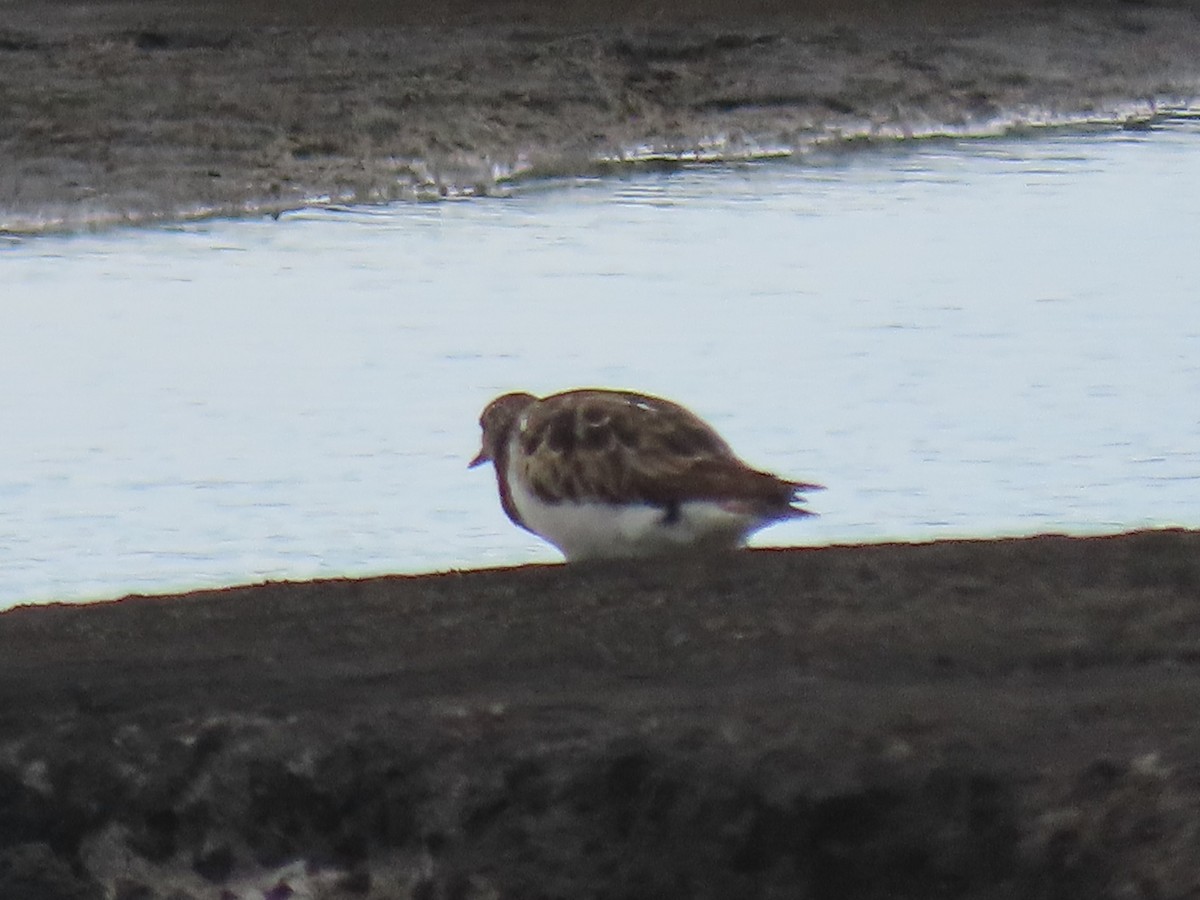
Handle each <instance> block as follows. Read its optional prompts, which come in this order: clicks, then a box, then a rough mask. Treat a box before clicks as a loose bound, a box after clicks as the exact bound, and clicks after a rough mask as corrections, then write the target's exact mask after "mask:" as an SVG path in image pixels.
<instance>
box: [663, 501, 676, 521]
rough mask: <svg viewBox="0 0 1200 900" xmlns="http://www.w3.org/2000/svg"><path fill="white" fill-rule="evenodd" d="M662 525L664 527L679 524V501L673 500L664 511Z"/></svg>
mask: <svg viewBox="0 0 1200 900" xmlns="http://www.w3.org/2000/svg"><path fill="white" fill-rule="evenodd" d="M662 523H663V524H664V525H677V524H679V502H678V501H677V500H672V501H671V502H670V503H668V504H667V505H666V508H665V509H663V517H662Z"/></svg>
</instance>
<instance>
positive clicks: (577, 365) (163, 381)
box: [0, 120, 1200, 605]
mask: <svg viewBox="0 0 1200 900" xmlns="http://www.w3.org/2000/svg"><path fill="white" fill-rule="evenodd" d="M1197 184H1200V124H1198V123H1197V122H1196V121H1194V120H1178V121H1171V122H1165V123H1162V124H1161V125H1159V126H1157V127H1156V128H1155V129H1153V130H1151V131H1136V132H1130V131H1096V132H1093V133H1082V134H1081V133H1049V134H1043V135H1041V136H1038V137H1036V138H1028V139H1016V138H1003V139H987V140H975V141H948V140H947V141H938V142H909V143H902V144H896V145H892V146H890V147H876V148H871V149H866V150H858V151H855V152H851V153H843V154H831V155H830V156H827V157H824V158H808V159H806V160H804V161H803V162H802V163H798V162H796V161H791V162H782V163H781V162H776V163H750V164H740V165H736V166H706V167H695V168H686V167H685V168H682V169H679V170H677V171H670V172H664V171H643V172H638V173H634V174H629V175H627V176H624V177H613V178H609V179H606V180H583V181H572V182H569V183H555V184H543V185H538V186H535V187H526V188H524V189H522V190H521V191H520V192H518V193H517V194H515V195H514V196H512V197H509V198H503V199H478V200H472V201H467V202H449V203H442V204H432V205H413V204H409V205H399V206H394V207H387V208H376V209H355V210H326V211H314V212H306V213H302V214H293V215H287V216H284V217H283V218H282V219H281V220H279V221H272V220H262V221H237V222H226V221H220V222H210V223H206V224H197V225H188V226H186V227H177V228H164V229H156V230H127V231H117V232H112V233H107V234H100V235H94V236H79V237H53V238H38V239H30V240H24V241H15V242H12V243H10V244H9V245H7V246H4V247H0V279H2V282H3V285H4V292H3V293H4V296H3V300H2V301H0V314H2V317H3V322H2V327H0V378H2V379H3V384H4V385H5V387H6V390H5V391H4V392H3V395H2V396H0V421H2V422H3V423H4V427H3V433H4V437H3V439H2V440H0V605H10V604H12V603H16V602H22V601H44V600H52V599H62V600H73V599H85V598H96V597H109V596H118V595H121V594H123V593H127V592H131V591H138V592H163V591H170V590H177V589H186V588H192V587H201V586H211V585H224V584H232V583H239V582H246V581H255V580H262V579H283V578H288V579H299V578H308V577H313V576H340V575H361V574H368V573H382V572H421V571H430V570H437V569H445V568H450V567H477V566H488V565H501V564H509V563H522V562H530V561H538V560H553V559H556V558H557V554H556V553H555V552H554V551H553V550H552V549H551V548H549V547H548V546H547V545H544V544H542V543H540V542H539V541H538V540H537V539H536V538H533V537H531V536H529V535H526V534H524V533H523V532H521V531H519V530H518V529H516V528H514V527H513V526H511V525H510V524H509V523H508V522H507V520H506V519H505V518H504V517H503V514H502V513H501V511H500V507H499V504H498V502H497V499H496V496H495V486H494V483H493V480H492V477H491V473H490V470H487V471H485V470H476V471H470V472H468V471H467V470H466V468H465V465H466V462H467V461H468V460H469V459H470V457H471V456H472V455H473V453H474V452H475V450H476V449H477V441H478V432H477V427H476V424H475V422H476V418H477V416H478V413H479V410H480V408H481V407H482V406H483V405H484V404H485V403H486V402H487V400H489V399H490V398H491V397H492V396H494V395H495V394H497V393H500V392H502V391H506V390H510V389H528V390H532V391H535V392H539V393H543V392H550V391H554V390H559V389H563V388H568V387H573V386H579V385H606V386H622V387H632V388H637V389H640V390H645V391H650V392H653V393H660V394H663V395H666V396H669V397H672V398H674V399H677V400H680V401H681V402H684V403H686V404H687V405H689V406H691V407H692V408H694V409H695V410H696V411H697V412H699V413H701V414H702V415H704V416H705V417H707V418H708V419H709V420H710V421H712V422H713V423H714V424H715V425H716V426H717V427H718V428H719V429H720V430H721V431H722V432H723V433H724V434H725V436H726V437H727V438H728V439H729V440H730V442H731V443H732V444H733V446H734V448H735V449H736V450H738V451H739V453H741V454H742V455H743V456H744V457H745V458H746V459H747V460H748V461H750V462H752V463H754V464H757V465H760V466H762V467H764V468H769V469H771V470H775V471H778V472H780V473H784V474H787V475H790V476H794V477H797V478H806V479H813V480H817V481H821V482H823V483H825V484H826V485H828V487H829V489H828V490H827V491H825V492H824V493H822V494H819V495H814V497H813V498H812V499H813V505H814V506H815V508H816V509H818V510H819V511H820V512H821V517H820V518H818V519H814V520H809V521H805V522H797V523H789V524H786V525H781V526H778V527H775V528H772V529H769V530H767V531H765V532H763V533H762V534H761V535H760V536H759V537H758V539H757V540H756V543H757V544H760V545H792V544H822V543H829V542H849V541H855V542H858V541H876V540H886V539H906V540H907V539H928V538H935V537H943V536H979V537H986V536H995V535H998V534H1031V533H1038V532H1045V531H1066V532H1072V533H1089V532H1101V531H1115V530H1122V529H1129V528H1140V527H1147V526H1163V525H1186V526H1200V412H1198V410H1200V405H1198V404H1197V400H1196V398H1197V397H1198V396H1200V307H1198V306H1197V292H1196V287H1195V264H1194V257H1195V236H1196V234H1198V233H1200V208H1198V207H1197V205H1196V203H1195V200H1194V197H1195V191H1194V190H1193V188H1194V187H1195V186H1196V185H1197ZM1189 186H1190V187H1189Z"/></svg>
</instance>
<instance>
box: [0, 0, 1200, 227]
mask: <svg viewBox="0 0 1200 900" xmlns="http://www.w3.org/2000/svg"><path fill="white" fill-rule="evenodd" d="M0 9H2V10H3V15H2V16H0V233H2V232H5V231H7V232H9V233H24V232H38V231H44V230H57V229H75V228H94V227H103V226H106V225H111V224H114V223H122V222H146V221H154V220H159V219H180V218H190V217H197V216H209V215H236V214H246V213H255V212H258V213H262V212H278V211H280V210H284V209H289V208H294V207H297V206H301V205H304V204H306V203H314V202H339V201H378V200H386V199H390V198H406V197H407V198H412V197H437V196H441V195H443V194H461V193H473V192H490V191H495V190H498V189H503V183H504V180H505V179H506V178H508V177H510V176H512V175H514V174H515V175H518V176H521V175H524V176H529V175H539V174H540V175H553V174H577V173H581V172H590V171H594V170H595V168H596V167H597V165H600V166H603V165H604V163H598V160H610V161H611V160H614V159H621V158H623V157H627V156H628V155H629V154H631V153H633V154H635V155H636V154H637V153H638V152H641V153H643V154H644V153H647V152H651V153H653V152H668V153H670V152H676V151H679V152H688V151H694V150H697V149H704V148H707V149H708V150H709V151H711V152H715V153H725V154H733V155H737V154H745V153H750V154H752V153H755V152H757V151H759V150H761V149H764V148H765V149H785V150H786V149H791V150H797V151H800V152H803V151H804V149H805V148H806V147H811V146H812V145H813V143H814V142H816V143H820V142H822V141H825V142H828V141H835V142H837V141H842V140H845V139H846V138H847V137H854V138H869V137H870V136H872V135H876V136H878V135H883V136H887V137H894V136H896V135H905V134H918V135H919V134H923V133H927V132H930V131H939V130H945V129H947V128H949V129H955V128H965V129H967V130H979V129H985V130H986V129H987V128H991V127H997V126H1002V125H1011V124H1013V123H1021V122H1039V121H1044V120H1047V119H1053V118H1056V117H1065V118H1080V117H1089V116H1093V117H1100V118H1106V119H1110V120H1111V119H1114V118H1116V119H1118V120H1120V119H1121V118H1123V117H1125V116H1133V117H1134V118H1135V119H1138V120H1139V121H1140V120H1142V119H1144V117H1146V116H1147V115H1150V114H1151V113H1152V111H1153V109H1154V108H1155V106H1158V105H1161V104H1164V103H1166V104H1171V103H1179V102H1185V103H1186V102H1190V101H1191V100H1192V98H1194V97H1196V96H1197V95H1200V62H1198V60H1200V4H1197V3H1196V2H1195V0H1190V2H1178V3H1154V2H1116V0H1103V2H1101V0H1097V2H1074V3H1071V2H1060V3H1044V2H1036V0H1000V2H995V3H983V2H977V0H963V2H954V0H941V2H938V0H894V2H884V0H874V2H872V0H855V2H838V3H826V2H822V0H791V2H786V0H740V2H735V0H696V2H684V0H661V2H651V3H633V2H629V0H610V2H599V0H596V2H593V0H553V2H552V0H529V2H524V3H522V2H516V0H494V2H488V0H448V2H443V3H438V4H436V5H434V4H424V3H416V2H411V0H409V2H405V0H394V2H392V3H387V2H384V0H351V2H346V3H318V2H315V0H314V2H301V0H296V2H291V3H288V2H285V0H247V2H244V3H242V2H234V0H210V2H206V3H205V2H199V0H141V2H132V0H130V2H103V0H92V2H81V0H56V2H54V3H52V4H48V3H46V2H44V0H6V2H5V3H4V4H3V6H2V7H0Z"/></svg>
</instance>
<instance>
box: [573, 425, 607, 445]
mask: <svg viewBox="0 0 1200 900" xmlns="http://www.w3.org/2000/svg"><path fill="white" fill-rule="evenodd" d="M612 442H613V435H612V429H610V428H609V427H608V426H607V425H599V424H595V425H594V424H591V423H585V424H584V426H583V433H582V434H580V435H579V446H580V447H582V448H583V449H584V450H605V449H607V448H608V447H610V446H612Z"/></svg>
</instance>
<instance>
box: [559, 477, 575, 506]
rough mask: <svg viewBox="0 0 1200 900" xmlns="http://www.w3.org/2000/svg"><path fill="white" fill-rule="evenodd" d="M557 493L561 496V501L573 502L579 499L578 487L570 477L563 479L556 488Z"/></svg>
mask: <svg viewBox="0 0 1200 900" xmlns="http://www.w3.org/2000/svg"><path fill="white" fill-rule="evenodd" d="M558 491H559V493H560V494H562V499H563V500H575V499H577V498H578V497H579V486H578V485H577V484H576V483H575V479H574V478H572V477H571V476H570V475H567V476H565V477H564V478H563V480H562V484H560V485H559V486H558Z"/></svg>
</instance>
